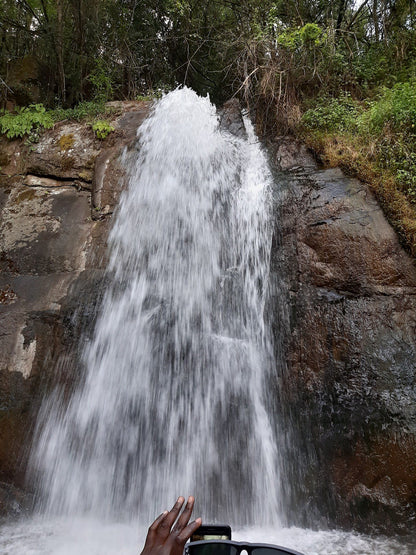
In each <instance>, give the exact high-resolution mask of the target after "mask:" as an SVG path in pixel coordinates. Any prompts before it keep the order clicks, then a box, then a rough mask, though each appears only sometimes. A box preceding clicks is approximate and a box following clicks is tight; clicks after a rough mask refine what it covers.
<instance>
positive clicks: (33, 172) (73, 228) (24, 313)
mask: <svg viewBox="0 0 416 555" xmlns="http://www.w3.org/2000/svg"><path fill="white" fill-rule="evenodd" d="M112 105H113V108H114V109H115V110H116V113H115V114H114V115H113V116H112V119H113V123H112V124H113V126H114V127H115V131H114V132H113V133H111V134H110V135H109V136H108V137H107V138H106V139H105V140H104V141H100V140H98V139H96V138H95V136H94V133H93V131H92V129H91V127H90V126H89V125H87V124H82V123H73V122H61V123H59V124H57V125H55V127H54V128H53V129H50V130H48V131H46V132H45V133H44V134H42V137H41V139H40V141H39V142H38V143H37V144H33V145H24V144H23V142H22V141H7V140H6V139H4V138H3V139H1V141H0V166H1V167H0V213H1V218H0V514H18V513H19V512H20V511H21V510H23V508H24V507H26V506H27V505H28V497H27V496H24V495H23V494H22V492H21V491H20V490H19V488H21V487H23V485H24V475H25V465H26V459H27V453H26V452H27V446H28V445H30V439H31V434H32V431H33V420H34V415H35V414H36V412H37V410H38V408H39V404H40V400H41V398H42V396H43V394H44V392H45V390H47V389H48V388H49V387H50V384H51V383H52V382H53V381H55V380H60V381H62V382H63V383H66V382H67V383H68V384H69V385H68V387H70V384H71V383H72V382H73V377H72V376H71V374H73V373H75V375H77V373H79V372H80V369H79V368H80V365H79V361H78V352H79V347H80V341H81V339H80V336H81V330H82V329H83V328H87V329H91V327H92V326H91V324H92V322H93V320H94V317H95V309H96V305H97V302H98V298H99V295H100V292H99V291H100V287H99V284H100V282H101V280H102V279H103V269H104V267H105V253H106V249H105V246H106V240H107V234H108V228H109V218H108V216H109V215H111V213H112V212H113V210H114V207H115V205H116V203H117V200H118V197H119V195H120V192H121V190H122V188H123V186H124V174H123V169H122V167H121V165H120V154H121V153H122V152H123V151H124V149H131V148H133V147H134V145H135V142H136V131H137V128H138V127H139V125H140V124H141V123H142V121H143V120H144V118H145V117H146V115H147V114H148V112H149V109H150V103H146V102H123V103H121V102H119V103H112ZM79 306H83V310H82V313H81V312H80V310H79ZM25 446H26V447H25ZM11 484H13V485H11Z"/></svg>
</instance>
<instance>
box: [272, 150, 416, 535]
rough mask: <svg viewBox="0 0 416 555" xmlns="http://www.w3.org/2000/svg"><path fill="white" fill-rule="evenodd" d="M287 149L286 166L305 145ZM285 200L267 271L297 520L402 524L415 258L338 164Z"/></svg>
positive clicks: (414, 481)
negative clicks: (283, 357)
mask: <svg viewBox="0 0 416 555" xmlns="http://www.w3.org/2000/svg"><path fill="white" fill-rule="evenodd" d="M288 150H289V155H288V158H289V162H288V161H287V160H286V159H283V160H282V167H287V166H288V163H290V165H292V166H293V167H299V166H301V165H302V164H303V163H304V158H303V154H302V152H301V151H299V152H300V159H299V161H298V160H297V159H296V157H293V153H295V152H296V147H295V146H294V147H293V148H289V149H288ZM281 152H282V151H281ZM282 204H283V205H282V207H281V211H282V216H281V217H282V228H281V229H279V230H277V231H276V236H275V241H274V249H273V260H272V271H273V273H274V274H275V276H276V277H275V279H276V280H280V285H281V290H282V291H283V292H281V293H280V294H281V295H283V296H284V297H285V298H286V299H288V303H287V304H286V305H285V307H284V310H283V313H284V314H286V319H285V322H284V323H285V324H286V325H287V327H288V329H289V330H290V333H289V334H288V335H287V336H286V337H285V338H284V343H285V346H286V352H287V353H288V357H287V358H288V367H287V370H286V372H285V374H284V376H283V384H282V396H283V399H284V406H285V409H284V411H283V412H284V413H285V414H284V416H285V418H286V423H287V425H288V427H291V428H292V431H291V437H292V440H291V441H292V444H291V445H290V446H288V452H287V458H288V460H292V461H294V460H296V465H293V466H291V465H288V468H287V472H288V474H289V475H290V479H289V482H291V483H292V484H294V485H295V487H294V488H293V490H292V492H287V496H288V498H289V497H290V498H291V500H292V510H293V515H294V516H295V518H299V516H300V515H302V519H303V522H306V523H309V524H311V523H313V521H314V519H316V518H319V516H318V515H321V517H322V515H323V517H324V519H325V521H326V522H328V523H330V524H337V525H344V526H346V527H351V526H353V527H356V528H358V529H361V530H365V531H371V530H375V529H377V530H382V531H385V532H388V533H390V532H392V531H393V530H396V531H406V530H408V529H409V526H412V525H413V523H414V519H415V516H416V388H415V381H416V270H415V265H414V261H413V260H412V259H411V258H410V257H409V256H408V255H407V254H406V253H405V252H404V250H403V249H402V248H401V246H400V244H399V241H398V239H397V236H396V234H395V232H394V231H393V229H392V228H391V226H390V225H389V224H388V222H387V221H386V218H385V217H384V215H383V213H382V211H381V209H380V207H379V206H378V204H377V202H376V200H375V199H374V197H373V195H372V193H371V191H370V190H369V189H368V187H367V186H366V185H364V184H363V183H360V182H359V181H357V180H355V179H352V178H348V177H346V176H345V175H344V174H343V173H342V172H341V171H340V170H339V169H331V170H317V169H313V168H309V169H306V170H305V169H303V171H302V172H300V173H295V174H294V175H293V176H291V177H290V178H289V179H288V182H287V185H286V188H285V190H284V193H283V200H282ZM282 268H283V270H284V273H285V276H286V277H285V279H284V280H282V278H281V276H280V277H279V276H278V274H279V273H280V272H281V270H282ZM273 302H274V303H275V307H277V306H278V304H277V301H276V298H274V300H273ZM278 308H279V310H280V311H281V312H282V308H281V306H280V307H278ZM274 331H275V335H276V337H277V338H278V342H280V343H281V338H280V337H279V334H280V333H281V327H280V326H279V325H277V324H276V323H275V329H274ZM288 422H290V425H289V424H288Z"/></svg>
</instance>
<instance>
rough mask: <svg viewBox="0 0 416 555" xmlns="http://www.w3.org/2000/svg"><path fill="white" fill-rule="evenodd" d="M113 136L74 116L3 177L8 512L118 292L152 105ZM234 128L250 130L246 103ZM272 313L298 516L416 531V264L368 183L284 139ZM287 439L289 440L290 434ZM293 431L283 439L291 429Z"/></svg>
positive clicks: (1, 509) (0, 227)
mask: <svg viewBox="0 0 416 555" xmlns="http://www.w3.org/2000/svg"><path fill="white" fill-rule="evenodd" d="M114 107H115V109H117V110H118V115H115V116H114V118H113V119H114V123H113V125H114V126H115V128H116V129H115V131H114V133H112V134H110V135H109V136H108V137H107V138H106V139H105V140H104V141H100V140H98V139H96V138H95V137H94V135H93V132H92V130H91V129H90V127H89V126H88V125H86V124H85V125H83V124H74V123H68V122H62V123H60V124H58V125H56V126H55V128H53V129H51V130H49V131H47V132H45V133H44V134H43V135H42V137H41V140H40V141H39V143H37V144H35V145H32V146H24V145H22V142H20V141H12V142H10V141H7V142H6V141H5V140H3V141H2V143H1V144H0V147H1V156H0V158H1V170H0V171H1V176H0V210H1V224H0V269H1V274H0V311H1V320H0V513H3V514H9V515H10V514H16V513H19V511H21V510H23V508H24V507H25V506H26V505H28V504H30V496H28V495H26V494H25V493H24V492H23V491H22V488H23V487H24V476H25V466H26V461H27V452H28V446H29V445H30V441H31V437H32V432H33V421H34V417H35V415H36V414H37V412H38V410H39V407H40V403H41V399H42V397H43V396H44V394H45V393H46V392H47V391H48V390H50V389H51V387H52V385H53V384H55V383H57V382H60V383H61V384H62V386H63V391H64V393H67V394H70V391H71V389H72V388H73V386H74V382H76V380H77V379H78V377H79V375H80V374H81V372H82V360H80V357H79V355H80V350H81V348H82V343H83V341H86V340H88V334H89V333H90V332H91V331H92V329H93V324H94V320H95V316H96V310H97V306H98V304H99V300H100V296H101V294H102V291H103V285H104V284H103V280H104V279H105V277H104V268H105V264H106V240H107V234H108V229H109V222H110V217H109V216H111V214H112V212H113V210H114V209H115V207H116V204H117V200H118V197H119V195H120V192H121V190H122V188H123V186H124V184H125V180H124V175H123V170H122V166H121V164H120V155H121V153H122V152H123V151H125V150H126V149H127V151H129V150H130V151H132V149H133V148H134V145H135V142H136V129H137V127H138V126H139V125H140V123H141V122H142V121H143V119H144V118H145V116H146V115H147V114H148V112H149V104H148V103H116V104H115V106H114ZM221 125H222V126H225V127H227V128H228V129H229V130H231V131H232V132H235V133H237V134H238V133H243V132H244V129H243V127H242V122H241V117H240V115H239V112H238V109H237V107H236V104H235V102H232V103H231V104H230V105H229V107H228V111H227V108H226V110H225V111H224V112H223V113H222V115H221ZM273 156H274V157H275V163H276V166H277V168H278V171H277V175H276V178H277V179H276V183H277V185H276V229H275V234H274V242H273V246H272V253H271V254H272V267H271V274H272V275H271V291H270V302H269V311H268V313H269V319H270V323H271V325H272V327H273V331H274V336H275V345H276V350H279V351H280V352H283V353H284V358H285V360H286V366H285V368H284V369H283V370H282V371H280V369H277V370H276V375H275V376H274V377H273V383H271V384H270V386H271V388H272V390H273V391H274V392H275V395H276V396H278V397H279V398H280V407H281V419H280V421H279V426H282V425H283V427H284V428H285V430H284V431H285V434H284V435H285V437H286V438H287V441H286V445H285V451H284V455H285V456H284V461H285V462H284V466H285V472H286V475H287V480H285V484H290V487H289V486H287V487H286V491H285V494H286V497H287V500H286V502H287V505H288V506H289V507H290V512H291V514H290V515H289V516H290V517H292V518H294V520H297V521H298V522H299V521H300V522H301V523H304V524H308V525H314V524H315V525H316V522H317V521H318V522H319V521H321V522H324V523H328V524H330V525H332V524H337V525H341V526H345V527H351V526H353V527H356V528H359V529H362V530H367V531H368V530H372V529H378V530H385V531H387V532H391V531H392V530H399V531H400V530H402V531H405V530H408V529H409V525H410V524H411V522H413V521H414V518H415V516H416V462H415V461H416V418H415V417H416V414H415V413H416V393H415V376H416V372H415V370H416V368H415V366H416V362H415V361H416V356H415V355H416V352H415V351H416V341H415V339H416V337H415V336H416V312H415V309H416V270H415V267H414V262H413V260H411V259H410V258H409V257H408V255H407V254H406V253H405V252H404V251H403V249H402V248H401V246H400V244H399V242H398V239H397V237H396V235H395V233H394V231H393V230H392V228H391V227H390V225H389V224H388V223H387V221H386V219H385V218H384V215H383V213H382V211H381V210H380V208H379V206H378V204H377V202H376V201H375V199H374V197H373V195H372V193H371V191H370V190H369V189H368V187H367V186H366V185H364V184H363V183H360V182H358V181H357V180H355V179H351V178H348V177H346V176H345V175H343V174H342V172H341V171H340V170H325V169H319V168H318V167H317V165H316V163H315V161H314V160H313V158H312V157H311V156H310V154H309V153H308V152H307V151H306V149H305V148H304V147H302V146H301V145H299V144H298V143H296V141H292V140H288V139H281V140H279V141H278V143H276V144H275V145H274V148H273ZM279 433H281V432H279ZM281 435H282V434H281Z"/></svg>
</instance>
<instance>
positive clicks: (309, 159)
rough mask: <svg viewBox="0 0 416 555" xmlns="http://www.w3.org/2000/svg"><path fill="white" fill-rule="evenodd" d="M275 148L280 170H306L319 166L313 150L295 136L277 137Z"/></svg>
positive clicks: (276, 161)
mask: <svg viewBox="0 0 416 555" xmlns="http://www.w3.org/2000/svg"><path fill="white" fill-rule="evenodd" d="M274 150H275V164H276V166H277V167H278V168H279V169H280V170H289V171H296V170H301V171H304V170H307V169H312V168H316V166H317V164H316V161H315V158H314V156H313V154H312V153H311V151H310V150H309V149H308V148H307V147H306V146H305V145H304V144H303V143H301V142H300V141H298V140H296V139H294V138H293V137H286V136H283V137H277V138H276V139H275V149H274Z"/></svg>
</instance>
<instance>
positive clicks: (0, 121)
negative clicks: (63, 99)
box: [0, 104, 54, 140]
mask: <svg viewBox="0 0 416 555" xmlns="http://www.w3.org/2000/svg"><path fill="white" fill-rule="evenodd" d="M1 114H2V115H1V116H0V132H1V133H4V134H5V135H6V137H8V138H9V139H15V138H17V137H23V136H24V135H29V136H32V140H36V138H37V135H38V133H39V131H40V130H41V129H42V128H45V129H49V128H50V127H52V126H53V124H54V119H53V117H52V115H51V113H50V112H47V111H46V108H45V107H44V106H43V104H31V105H30V106H25V107H24V108H16V111H15V112H8V111H4V110H3V111H2V112H1Z"/></svg>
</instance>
